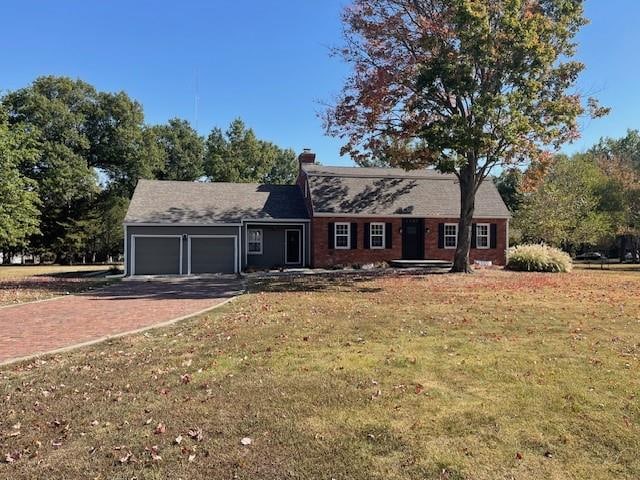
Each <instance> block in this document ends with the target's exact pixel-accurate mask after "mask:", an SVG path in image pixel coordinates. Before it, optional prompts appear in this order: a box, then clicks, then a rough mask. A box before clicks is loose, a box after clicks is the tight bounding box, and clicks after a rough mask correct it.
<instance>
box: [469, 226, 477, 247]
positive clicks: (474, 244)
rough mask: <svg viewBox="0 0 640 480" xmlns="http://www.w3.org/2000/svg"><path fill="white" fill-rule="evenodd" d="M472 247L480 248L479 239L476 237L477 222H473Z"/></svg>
mask: <svg viewBox="0 0 640 480" xmlns="http://www.w3.org/2000/svg"><path fill="white" fill-rule="evenodd" d="M471 248H478V239H477V238H476V224H475V223H472V224H471Z"/></svg>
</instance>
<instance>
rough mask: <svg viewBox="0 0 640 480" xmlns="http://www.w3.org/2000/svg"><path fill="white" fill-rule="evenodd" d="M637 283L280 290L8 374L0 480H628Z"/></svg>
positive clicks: (411, 281) (639, 302)
mask: <svg viewBox="0 0 640 480" xmlns="http://www.w3.org/2000/svg"><path fill="white" fill-rule="evenodd" d="M639 294H640V276H638V275H637V273H633V272H623V271H613V270H612V271H599V270H582V271H577V272H576V273H574V274H568V275H538V274H517V273H509V272H501V271H483V272H479V273H477V274H476V275H473V276H451V275H430V276H422V277H421V276H401V277H394V278H392V277H386V278H378V279H367V278H345V277H342V278H335V279H328V278H327V279H317V278H316V279H312V278H304V279H297V280H293V281H291V280H284V279H278V280H274V281H269V282H262V283H254V284H253V285H252V293H250V294H248V295H245V296H243V297H241V298H239V299H237V300H236V301H235V302H232V303H231V304H229V305H227V306H225V307H222V308H221V309H219V310H217V311H214V312H212V313H210V314H208V315H205V316H202V317H199V318H196V319H193V320H189V321H185V322H181V323H179V324H176V325H174V326H172V327H170V328H164V329H158V330H152V331H149V332H146V333H145V334H141V335H134V336H131V337H125V338H122V339H119V340H115V341H112V342H109V343H105V344H100V345H98V346H94V347H90V348H86V349H81V350H77V351H74V352H70V353H66V354H61V355H56V356H52V357H46V358H44V359H43V360H40V361H33V362H29V363H23V364H18V365H13V366H8V367H4V368H2V369H1V370H0V378H1V383H0V396H1V398H2V400H1V403H0V453H1V454H2V457H1V458H0V460H4V461H5V463H3V464H0V478H12V479H22V478H24V479H26V478H98V479H107V478H108V479H111V478H114V479H130V478H137V479H164V478H183V479H195V478H220V479H231V478H238V479H276V478H277V479H282V478H298V479H306V478H314V479H315V478H322V479H328V480H329V479H371V478H380V479H419V478H427V479H431V478H433V479H450V480H453V479H463V478H465V479H466V478H469V479H510V478H540V479H564V478H589V479H594V478H603V479H604V478H628V479H632V478H638V477H640V458H639V457H638V455H637V452H638V451H640V404H639V399H638V395H639V394H640V375H639V373H638V368H639V366H640V362H639V361H638V360H639V355H640V295H639Z"/></svg>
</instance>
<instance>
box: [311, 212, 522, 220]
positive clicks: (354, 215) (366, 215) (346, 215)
mask: <svg viewBox="0 0 640 480" xmlns="http://www.w3.org/2000/svg"><path fill="white" fill-rule="evenodd" d="M313 216H314V217H335V218H427V219H429V218H431V219H436V218H457V217H458V216H459V215H453V214H452V215H407V214H402V213H393V214H391V213H390V214H375V213H314V214H313ZM473 218H474V219H477V220H482V219H486V220H494V219H495V220H508V219H509V218H511V217H505V216H502V215H490V216H483V217H478V216H476V217H473Z"/></svg>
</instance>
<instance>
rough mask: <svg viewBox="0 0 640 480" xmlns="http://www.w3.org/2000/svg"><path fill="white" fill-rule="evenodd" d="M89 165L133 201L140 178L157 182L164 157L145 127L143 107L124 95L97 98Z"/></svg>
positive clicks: (89, 129)
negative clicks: (134, 191)
mask: <svg viewBox="0 0 640 480" xmlns="http://www.w3.org/2000/svg"><path fill="white" fill-rule="evenodd" d="M85 133H86V136H87V139H88V142H89V149H88V155H87V161H88V164H89V165H90V166H91V167H94V168H97V169H99V170H100V171H101V172H102V173H103V174H104V175H105V176H106V177H107V183H108V184H109V187H110V188H111V189H118V190H119V191H120V192H122V195H123V196H126V197H131V195H132V194H133V190H134V188H135V186H136V184H137V182H138V180H139V179H140V178H147V179H150V178H155V175H156V173H157V172H158V171H160V170H161V169H162V165H163V160H164V156H163V155H162V154H161V153H160V149H159V146H158V145H157V144H156V143H155V142H153V140H155V137H153V135H152V134H151V132H150V129H149V128H147V127H145V125H144V113H143V111H142V106H141V105H140V104H139V103H138V102H136V101H134V100H132V99H131V98H129V96H128V95H127V94H126V93H124V92H118V93H105V92H99V93H98V94H97V104H96V105H95V108H94V110H93V111H92V112H91V115H89V116H88V117H87V119H86V123H85Z"/></svg>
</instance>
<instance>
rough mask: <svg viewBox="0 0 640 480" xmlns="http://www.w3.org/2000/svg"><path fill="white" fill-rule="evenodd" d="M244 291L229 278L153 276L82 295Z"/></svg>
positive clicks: (187, 295) (175, 296)
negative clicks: (149, 278) (157, 277)
mask: <svg viewBox="0 0 640 480" xmlns="http://www.w3.org/2000/svg"><path fill="white" fill-rule="evenodd" d="M243 291H244V286H243V283H242V281H241V280H237V279H232V278H197V279H195V278H193V279H179V278H176V279H171V278H164V279H154V280H153V281H144V280H130V281H124V282H118V283H117V284H115V285H111V286H108V287H105V288H101V289H99V290H95V291H92V292H86V293H83V294H82V295H84V296H88V297H91V299H92V300H143V299H148V300H207V299H217V298H230V297H234V296H236V295H238V294H240V293H242V292H243Z"/></svg>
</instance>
